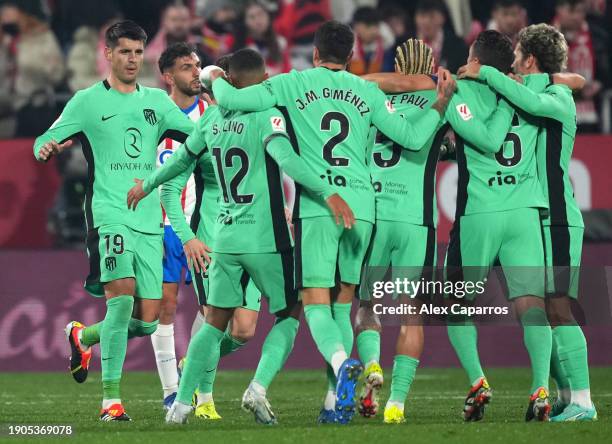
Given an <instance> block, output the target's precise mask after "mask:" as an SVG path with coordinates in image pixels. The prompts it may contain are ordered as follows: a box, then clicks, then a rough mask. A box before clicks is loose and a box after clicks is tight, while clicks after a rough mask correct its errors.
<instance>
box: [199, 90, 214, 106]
mask: <svg viewBox="0 0 612 444" xmlns="http://www.w3.org/2000/svg"><path fill="white" fill-rule="evenodd" d="M202 100H204V101H205V102H206V104H207V105H208V106H211V105H216V104H217V101H216V100H215V99H213V98H212V97H210V94H208V93H202Z"/></svg>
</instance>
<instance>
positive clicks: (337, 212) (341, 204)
mask: <svg viewBox="0 0 612 444" xmlns="http://www.w3.org/2000/svg"><path fill="white" fill-rule="evenodd" d="M326 202H327V206H328V207H329V209H330V210H331V212H332V213H333V215H334V217H335V218H336V225H340V219H342V221H343V222H344V228H349V229H350V228H352V226H353V225H355V215H354V214H353V210H351V207H349V206H348V204H347V203H346V202H345V200H344V199H342V198H341V197H340V195H339V194H338V193H334V194H332V195H331V196H329V197H328V198H327V200H326Z"/></svg>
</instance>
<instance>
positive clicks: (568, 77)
mask: <svg viewBox="0 0 612 444" xmlns="http://www.w3.org/2000/svg"><path fill="white" fill-rule="evenodd" d="M552 78H553V82H554V83H555V85H565V86H567V87H568V88H569V89H571V90H572V91H574V92H576V91H580V90H581V89H582V88H584V85H585V84H586V79H585V78H584V77H582V76H581V75H580V74H575V73H573V72H558V73H556V74H553V75H552Z"/></svg>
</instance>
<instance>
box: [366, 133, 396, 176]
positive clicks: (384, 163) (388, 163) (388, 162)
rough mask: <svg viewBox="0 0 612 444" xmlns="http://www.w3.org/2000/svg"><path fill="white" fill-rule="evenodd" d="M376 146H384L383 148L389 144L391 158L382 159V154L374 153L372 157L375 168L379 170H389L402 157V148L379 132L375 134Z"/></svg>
mask: <svg viewBox="0 0 612 444" xmlns="http://www.w3.org/2000/svg"><path fill="white" fill-rule="evenodd" d="M376 144H385V148H386V147H387V146H389V145H390V144H391V157H389V158H388V159H385V158H383V153H381V152H376V153H374V154H373V155H372V159H373V160H374V163H375V164H376V166H378V167H379V168H391V167H393V166H395V165H397V164H398V163H399V161H400V158H401V157H402V147H401V146H400V145H398V144H397V143H394V142H393V141H392V140H391V139H389V138H388V137H387V136H385V135H384V134H383V133H381V132H380V131H377V132H376ZM385 151H386V149H385Z"/></svg>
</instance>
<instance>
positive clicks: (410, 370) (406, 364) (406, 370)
mask: <svg viewBox="0 0 612 444" xmlns="http://www.w3.org/2000/svg"><path fill="white" fill-rule="evenodd" d="M418 365H419V360H418V359H415V358H413V357H412V356H407V355H395V358H394V359H393V374H392V379H391V395H390V396H389V400H390V401H395V402H401V403H402V407H403V404H404V401H405V400H406V396H408V391H409V390H410V385H411V384H412V381H413V380H414V374H415V373H416V369H417V367H418ZM402 410H403V409H402Z"/></svg>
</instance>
